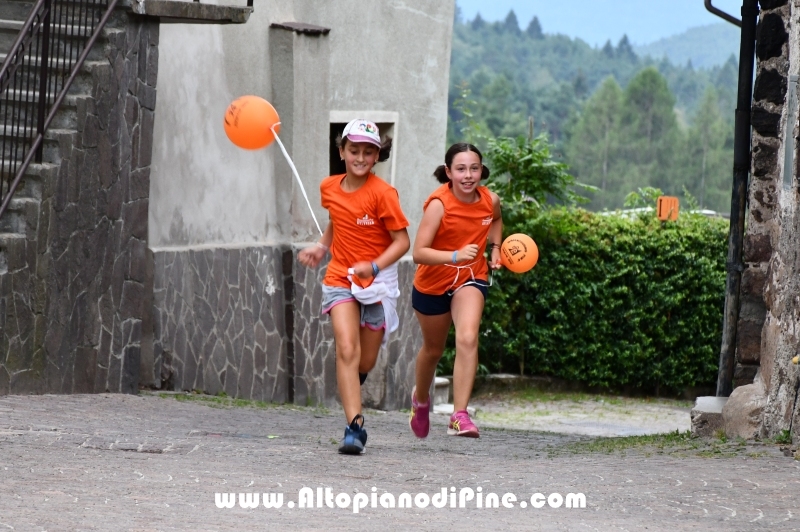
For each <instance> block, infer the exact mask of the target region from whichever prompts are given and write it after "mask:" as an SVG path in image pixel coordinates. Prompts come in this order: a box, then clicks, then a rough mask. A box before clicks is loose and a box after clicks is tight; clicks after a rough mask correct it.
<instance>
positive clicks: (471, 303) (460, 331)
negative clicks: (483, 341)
mask: <svg viewBox="0 0 800 532" xmlns="http://www.w3.org/2000/svg"><path fill="white" fill-rule="evenodd" d="M483 304H484V299H483V294H481V292H480V290H478V289H477V288H475V287H474V286H465V287H464V288H461V289H460V290H458V291H457V292H456V293H455V294H453V300H452V301H451V302H450V313H451V314H452V315H453V323H454V324H455V327H456V362H455V366H454V368H453V409H454V411H455V412H458V411H459V410H466V409H467V404H468V403H469V398H470V396H471V395H472V386H473V384H475V373H476V372H477V370H478V332H479V331H480V326H481V315H482V314H483Z"/></svg>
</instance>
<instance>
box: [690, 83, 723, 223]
mask: <svg viewBox="0 0 800 532" xmlns="http://www.w3.org/2000/svg"><path fill="white" fill-rule="evenodd" d="M728 129H729V128H728V127H727V124H726V123H725V121H724V120H723V118H722V116H721V115H720V112H719V104H718V102H717V93H716V91H715V90H714V88H713V87H708V88H707V89H706V91H705V94H704V95H703V100H702V103H701V104H700V108H699V109H698V111H697V115H696V116H695V119H694V124H693V125H692V128H691V129H690V130H689V135H688V136H687V139H688V146H687V150H686V153H687V154H688V157H687V159H688V160H687V162H688V164H687V167H688V168H687V170H688V171H687V172H685V175H686V177H687V179H688V181H689V182H688V183H687V184H686V187H687V188H688V189H689V190H690V191H691V192H692V194H693V195H694V196H695V197H696V198H697V201H698V204H699V205H700V207H703V208H708V207H712V208H714V209H715V210H723V209H725V208H726V207H725V206H724V204H725V199H726V198H728V197H729V196H730V188H729V187H727V190H726V187H725V183H726V182H727V181H728V179H727V178H728V175H727V174H728V173H729V172H728V170H729V168H728V165H727V164H725V163H726V159H727V162H730V159H728V157H726V156H727V155H728V152H727V150H725V139H726V135H727V131H728ZM731 155H732V154H731ZM731 158H732V157H731ZM720 200H721V201H720Z"/></svg>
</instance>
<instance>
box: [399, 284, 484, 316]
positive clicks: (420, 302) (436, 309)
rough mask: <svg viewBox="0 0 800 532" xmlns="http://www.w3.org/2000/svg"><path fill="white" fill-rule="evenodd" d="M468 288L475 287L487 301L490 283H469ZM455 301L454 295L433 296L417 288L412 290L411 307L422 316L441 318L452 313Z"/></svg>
mask: <svg viewBox="0 0 800 532" xmlns="http://www.w3.org/2000/svg"><path fill="white" fill-rule="evenodd" d="M468 286H474V287H475V288H477V289H478V290H480V291H481V294H483V299H484V300H485V299H486V294H488V293H489V283H487V282H486V281H484V280H481V279H475V280H474V281H469V285H468ZM452 300H453V294H451V293H449V292H448V293H444V294H442V295H440V296H432V295H430V294H423V293H422V292H420V291H419V290H417V287H414V288H412V290H411V306H412V307H413V308H414V310H416V311H417V312H419V313H420V314H425V315H426V316H439V315H441V314H447V313H448V312H450V302H451V301H452Z"/></svg>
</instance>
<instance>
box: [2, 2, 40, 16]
mask: <svg viewBox="0 0 800 532" xmlns="http://www.w3.org/2000/svg"><path fill="white" fill-rule="evenodd" d="M34 3H35V2H31V1H30V0H24V1H17V0H3V2H0V18H2V19H5V20H25V19H27V18H28V14H30V12H31V9H33V4H34Z"/></svg>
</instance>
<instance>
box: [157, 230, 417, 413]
mask: <svg viewBox="0 0 800 532" xmlns="http://www.w3.org/2000/svg"><path fill="white" fill-rule="evenodd" d="M302 247H303V246H302V245H299V246H297V247H295V248H294V249H293V250H289V249H288V248H287V247H285V246H253V247H231V248H220V247H213V248H204V249H203V248H199V249H193V250H187V249H185V248H180V249H174V250H170V249H164V250H156V251H155V253H154V255H155V270H154V275H155V281H154V285H155V297H154V345H155V348H154V359H153V363H152V366H151V373H152V375H153V376H154V377H153V378H152V381H153V383H154V384H155V387H159V388H163V389H168V390H186V391H191V390H194V391H199V392H204V393H209V394H217V393H219V392H223V391H224V392H225V393H226V394H227V395H229V396H231V397H238V398H243V399H257V400H262V401H275V402H284V401H288V402H294V403H296V404H301V405H325V406H329V407H333V406H335V405H336V404H337V402H338V392H337V387H336V352H335V345H334V342H333V331H332V328H331V324H330V319H329V318H328V317H327V316H321V315H320V305H321V302H322V289H321V283H320V282H321V280H322V278H323V277H324V275H325V264H322V265H320V267H319V268H317V269H314V270H310V269H308V268H305V267H304V266H302V265H301V264H300V263H299V262H297V252H298V251H299V250H300V249H302ZM399 266H400V268H399V270H400V271H399V274H400V283H401V290H402V295H401V297H400V300H399V301H398V313H399V315H400V323H401V325H400V329H399V330H398V331H396V332H395V333H394V334H393V335H392V337H391V339H390V341H389V343H388V345H387V346H386V348H383V349H381V352H380V354H379V356H378V363H377V364H376V367H375V369H374V370H373V371H372V372H371V373H370V376H369V378H368V379H367V382H366V383H365V385H364V388H363V398H364V403H365V405H367V406H369V407H373V408H380V409H387V410H394V409H399V408H406V407H408V406H410V401H411V399H410V398H411V387H412V386H413V381H414V360H415V359H416V355H417V352H418V351H419V348H420V345H421V343H420V342H421V336H420V333H419V326H418V324H417V320H416V317H415V316H414V311H413V309H412V308H411V295H410V294H411V293H410V286H411V283H412V281H413V277H414V264H413V262H412V261H411V260H410V259H409V258H404V259H402V260H401V261H400V264H399Z"/></svg>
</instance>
